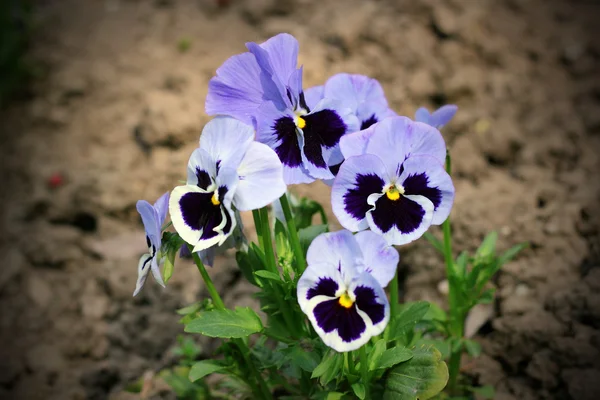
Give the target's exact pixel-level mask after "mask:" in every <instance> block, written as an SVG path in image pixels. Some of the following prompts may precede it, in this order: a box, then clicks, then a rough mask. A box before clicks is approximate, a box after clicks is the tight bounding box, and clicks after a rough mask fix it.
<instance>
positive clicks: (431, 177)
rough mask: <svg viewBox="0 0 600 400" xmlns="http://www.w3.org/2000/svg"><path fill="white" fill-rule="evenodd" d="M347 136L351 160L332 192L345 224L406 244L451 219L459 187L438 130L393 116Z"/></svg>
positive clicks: (344, 148)
mask: <svg viewBox="0 0 600 400" xmlns="http://www.w3.org/2000/svg"><path fill="white" fill-rule="evenodd" d="M365 133H367V134H365ZM344 139H345V140H344V141H343V142H342V151H343V152H344V156H345V157H346V161H344V163H343V164H342V166H341V167H340V171H339V172H338V175H337V176H336V178H335V181H334V183H333V187H332V194H331V198H332V207H333V212H334V214H335V215H336V217H337V218H338V220H339V221H340V223H341V225H342V226H343V227H344V228H346V229H349V230H351V231H361V230H365V229H368V228H370V229H371V230H372V231H374V232H377V233H378V234H381V235H383V236H384V237H385V238H386V240H387V241H388V243H390V244H393V245H401V244H405V243H409V242H411V241H413V240H416V239H418V238H419V237H421V236H422V235H423V233H425V231H426V230H427V229H428V228H429V226H430V225H432V224H433V225H439V224H441V223H442V222H444V221H445V220H446V218H447V217H448V215H449V214H450V209H451V208H452V203H453V201H454V186H453V185H452V179H451V178H450V176H449V175H448V173H447V172H446V171H445V169H444V165H443V162H444V159H445V154H446V148H445V143H444V139H443V138H442V136H441V134H440V132H439V131H438V130H437V129H435V128H433V127H431V126H429V125H426V124H423V123H420V122H414V121H411V120H410V119H409V118H406V117H393V118H388V119H385V120H383V121H381V122H379V123H378V124H376V125H373V126H372V127H371V128H369V129H367V130H365V131H361V132H357V133H355V134H352V135H349V136H347V137H346V138H344Z"/></svg>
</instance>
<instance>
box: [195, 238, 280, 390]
mask: <svg viewBox="0 0 600 400" xmlns="http://www.w3.org/2000/svg"><path fill="white" fill-rule="evenodd" d="M192 250H193V249H192V248H191V246H190V252H191V253H192V257H193V258H194V263H196V267H198V271H200V275H201V276H202V279H203V280H204V283H205V284H206V288H207V289H208V293H210V297H211V298H212V300H213V303H214V304H215V308H216V309H217V310H226V308H225V303H223V299H221V296H220V295H219V292H217V289H216V288H215V284H214V283H213V281H212V279H211V278H210V276H209V275H208V272H206V268H205V267H204V263H203V262H202V260H201V259H200V256H199V255H198V253H194V252H193V251H192ZM232 341H233V342H234V343H235V344H236V345H237V346H238V347H239V349H240V353H241V354H242V357H243V358H244V362H245V363H246V365H247V366H248V369H249V370H250V373H251V374H252V375H253V376H254V379H256V381H257V382H258V385H259V386H260V389H259V388H258V387H257V386H256V383H255V382H254V381H253V380H250V379H249V380H248V384H249V385H250V386H251V387H252V391H253V392H254V393H255V394H258V395H260V393H261V392H262V395H263V396H264V399H267V400H271V399H273V396H272V395H271V391H270V390H269V387H268V386H267V384H266V383H265V381H264V379H263V378H262V376H261V374H260V371H258V369H257V368H256V365H255V364H254V363H253V362H252V360H251V359H250V348H248V345H246V343H245V342H244V341H243V340H242V339H232Z"/></svg>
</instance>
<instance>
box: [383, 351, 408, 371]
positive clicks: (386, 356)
mask: <svg viewBox="0 0 600 400" xmlns="http://www.w3.org/2000/svg"><path fill="white" fill-rule="evenodd" d="M412 357H413V353H412V351H410V350H409V349H407V348H406V347H402V346H396V347H392V348H391V349H387V350H386V351H385V352H384V353H383V355H382V356H381V358H380V359H379V363H378V364H377V368H385V369H387V368H390V367H393V366H394V365H396V364H400V363H402V362H405V361H408V360H410V359H411V358H412Z"/></svg>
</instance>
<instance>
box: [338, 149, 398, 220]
mask: <svg viewBox="0 0 600 400" xmlns="http://www.w3.org/2000/svg"><path fill="white" fill-rule="evenodd" d="M387 176H388V175H387V172H386V170H385V166H384V164H383V162H382V161H381V160H380V159H379V158H378V157H377V156H375V155H372V154H364V155H361V156H356V157H350V158H348V159H347V160H346V161H344V163H343V164H342V166H341V167H340V170H339V172H338V174H337V176H336V178H335V180H334V182H333V187H332V189H331V205H332V209H333V213H334V214H335V216H336V217H337V219H338V220H339V221H340V224H341V225H342V226H343V227H344V228H346V229H349V230H351V231H353V232H356V231H360V230H363V229H366V228H367V227H368V224H367V220H366V219H365V217H366V214H367V212H368V211H369V210H370V209H371V208H372V205H369V204H368V202H367V199H368V197H369V196H370V195H372V194H374V193H381V192H382V190H383V188H384V187H385V185H386V184H387V183H388V181H389V179H388V177H387Z"/></svg>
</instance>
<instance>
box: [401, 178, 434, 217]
mask: <svg viewBox="0 0 600 400" xmlns="http://www.w3.org/2000/svg"><path fill="white" fill-rule="evenodd" d="M402 186H404V190H405V192H404V193H405V194H407V195H411V194H413V195H414V194H416V195H421V196H425V197H427V198H428V199H429V200H431V202H432V203H433V206H434V207H435V209H437V208H438V206H439V205H440V203H441V202H442V191H441V190H440V189H438V188H437V187H430V186H429V178H428V177H427V175H426V174H425V173H424V172H423V173H421V174H413V175H409V176H408V178H406V179H405V180H404V183H402Z"/></svg>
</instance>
